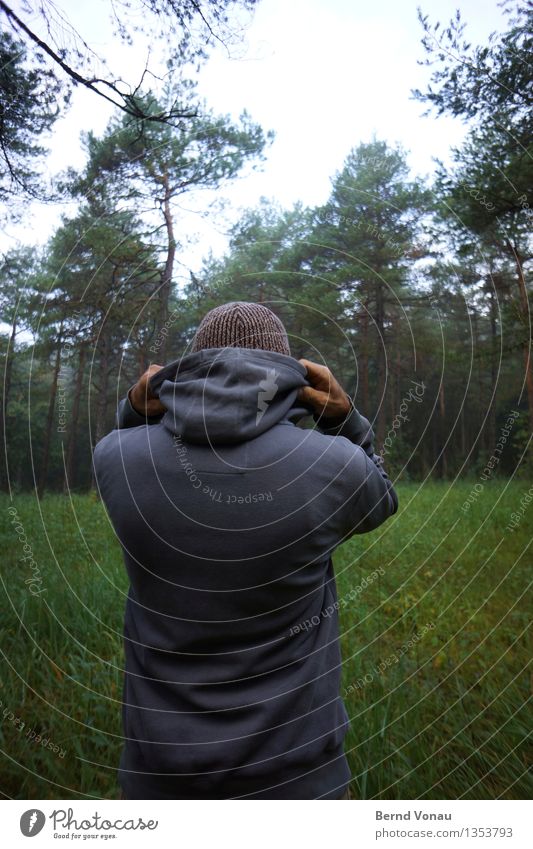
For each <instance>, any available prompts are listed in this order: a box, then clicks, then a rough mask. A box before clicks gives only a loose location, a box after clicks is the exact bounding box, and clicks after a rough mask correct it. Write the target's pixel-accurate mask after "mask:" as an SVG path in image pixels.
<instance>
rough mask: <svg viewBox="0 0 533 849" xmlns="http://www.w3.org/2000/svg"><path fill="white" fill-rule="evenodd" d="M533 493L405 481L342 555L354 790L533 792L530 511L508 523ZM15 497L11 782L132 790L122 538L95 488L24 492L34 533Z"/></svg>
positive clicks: (5, 586) (80, 793)
mask: <svg viewBox="0 0 533 849" xmlns="http://www.w3.org/2000/svg"><path fill="white" fill-rule="evenodd" d="M528 486H529V484H527V483H523V482H520V483H518V482H517V483H511V484H507V483H506V482H501V481H491V482H489V483H487V484H486V486H485V488H484V490H483V492H482V493H481V494H480V495H479V497H478V498H477V499H476V500H475V501H474V503H473V504H472V506H471V507H470V509H469V511H467V512H466V513H465V512H463V511H462V510H461V506H462V505H463V502H464V501H465V500H466V498H467V497H468V494H469V492H470V490H471V484H470V483H460V484H455V485H453V486H452V485H449V484H436V483H430V484H425V485H424V486H423V487H419V486H418V485H416V484H404V485H401V486H400V487H399V496H400V510H399V512H398V514H397V515H396V516H394V517H393V518H392V519H391V520H389V521H388V522H387V523H386V524H385V525H384V526H382V527H381V528H380V529H378V530H377V531H376V532H374V533H372V534H369V535H364V536H360V537H354V538H352V539H351V540H349V541H348V542H347V543H345V544H344V545H343V546H342V547H341V548H339V549H338V550H337V552H336V555H335V558H334V562H335V566H336V572H337V583H338V596H339V599H344V600H345V602H346V603H342V604H340V609H339V615H340V621H341V633H342V636H341V641H342V652H343V661H344V662H343V684H342V691H343V693H344V694H345V704H346V707H347V710H348V713H349V715H350V718H351V730H350V732H349V734H348V736H347V738H346V751H347V753H348V758H349V761H350V766H351V769H352V774H353V784H352V790H353V794H354V796H355V797H356V798H382V799H419V798H449V799H451V798H466V799H487V798H489V799H490V798H510V799H514V798H530V796H531V794H532V792H533V778H532V774H531V761H532V752H531V748H530V747H528V734H529V733H530V728H531V680H530V677H529V664H530V658H531V651H530V647H529V648H528V626H529V623H530V612H531V594H530V581H531V564H532V559H533V558H532V554H531V531H530V528H531V516H528V513H527V512H526V513H525V514H524V516H523V518H522V519H521V522H520V524H519V526H518V527H517V528H516V529H515V531H514V532H510V531H509V530H506V525H507V524H508V523H509V520H510V514H511V513H512V512H513V511H514V510H516V507H517V505H518V504H519V502H520V498H521V497H522V495H523V494H524V493H525V491H527V489H528ZM10 506H12V504H11V502H10V501H9V499H8V498H7V497H2V498H1V499H0V531H1V533H2V540H3V544H2V549H3V558H2V582H1V585H0V598H1V601H0V609H1V620H0V622H1V625H0V645H1V654H0V668H1V681H0V747H1V749H2V755H1V757H2V782H1V785H0V789H1V791H2V793H3V794H4V796H7V797H13V798H18V799H24V798H73V799H75V798H87V797H96V798H116V797H117V796H118V786H117V783H116V767H117V764H118V758H119V753H120V748H121V723H120V708H121V703H120V698H121V681H122V667H123V656H122V642H121V638H122V619H123V610H124V603H125V593H126V591H127V580H126V575H125V572H124V569H123V566H122V560H121V553H120V549H119V546H118V544H117V542H116V540H115V539H114V535H113V532H112V529H111V528H110V526H109V523H108V520H107V518H106V515H105V512H104V510H103V507H102V505H101V504H100V503H99V501H98V500H97V499H96V498H94V497H92V496H85V495H77V496H74V497H72V498H71V499H67V498H64V497H61V496H47V497H46V498H44V499H43V501H42V502H40V503H38V502H37V501H36V500H35V499H34V498H33V497H31V496H29V495H28V496H19V497H17V498H16V499H15V501H14V502H13V506H14V507H15V508H16V510H17V517H18V519H19V521H20V524H19V525H18V526H17V527H18V532H17V530H16V528H15V524H14V521H13V520H14V518H16V517H13V516H12V515H11V514H10V513H9V512H8V508H9V507H10ZM531 510H532V511H533V506H532V507H531ZM532 515H533V514H532ZM21 527H22V528H23V532H24V534H25V537H24V538H23V539H22V540H21V537H20V535H21ZM24 540H26V545H28V546H29V547H30V549H31V555H30V554H29V552H28V550H27V549H24V547H23V546H24ZM24 555H25V556H26V557H27V559H26V560H21V557H22V556H24ZM31 558H33V561H32V560H31ZM37 570H38V571H37ZM32 593H36V594H32ZM37 735H40V737H41V739H39V737H38V736H37Z"/></svg>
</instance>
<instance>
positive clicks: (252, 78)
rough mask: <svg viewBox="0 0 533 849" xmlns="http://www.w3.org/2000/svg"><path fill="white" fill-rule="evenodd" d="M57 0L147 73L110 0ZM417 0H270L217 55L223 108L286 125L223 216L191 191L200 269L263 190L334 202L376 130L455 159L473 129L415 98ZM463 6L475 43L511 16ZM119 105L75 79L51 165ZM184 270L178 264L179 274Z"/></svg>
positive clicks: (191, 225)
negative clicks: (234, 49) (334, 192)
mask: <svg viewBox="0 0 533 849" xmlns="http://www.w3.org/2000/svg"><path fill="white" fill-rule="evenodd" d="M58 2H59V5H60V7H61V8H62V9H64V10H65V11H66V12H67V15H68V17H69V18H70V20H71V21H72V23H73V24H74V25H75V26H76V27H77V29H78V30H79V32H80V33H81V34H82V35H83V36H84V38H85V39H86V41H88V43H89V44H90V45H91V46H93V47H94V48H95V50H96V51H97V52H100V53H102V54H104V55H105V56H106V57H107V58H108V60H109V64H110V67H111V68H112V70H113V71H115V72H117V71H118V72H119V73H121V74H122V75H123V76H124V78H125V79H128V80H129V81H130V80H131V81H135V82H136V81H137V79H138V76H139V73H140V69H142V66H143V65H144V60H145V58H146V57H145V50H146V47H145V46H144V47H143V46H142V45H141V47H140V48H139V46H137V48H136V49H135V50H134V51H131V50H129V51H128V50H127V49H126V48H121V47H120V46H119V45H117V43H116V42H114V41H113V40H112V38H111V35H110V27H109V25H108V24H107V21H106V15H107V10H108V9H109V5H110V4H109V3H108V2H105V0H91V2H90V3H80V2H79V0H58ZM457 5H458V4H457V3H456V2H453V1H452V0H421V6H422V9H423V11H424V13H428V14H429V16H430V19H431V20H433V21H437V20H440V21H441V22H442V23H445V22H447V21H448V20H449V18H450V17H451V16H452V15H453V14H454V12H455V9H456V7H457ZM416 8H417V2H416V0H380V2H374V3H372V2H369V0H259V3H258V6H257V9H256V11H255V13H254V15H253V18H252V20H251V24H250V26H249V27H248V29H247V31H246V36H245V45H244V47H243V48H242V49H241V50H240V51H239V53H240V54H242V55H240V57H239V58H234V59H232V58H228V56H227V55H226V53H225V52H224V51H219V52H218V53H217V54H216V55H214V56H213V57H212V58H211V59H210V60H209V62H208V63H207V65H206V66H205V67H204V68H203V70H202V71H201V73H200V75H199V93H200V95H201V96H202V97H204V98H205V100H206V101H207V103H208V105H209V106H210V107H211V108H212V109H213V110H215V111H216V112H223V113H230V114H232V115H233V116H235V117H236V116H238V115H239V113H240V112H241V111H242V110H243V109H247V110H248V112H249V113H250V114H251V116H252V117H253V119H254V120H255V121H257V122H258V123H260V124H261V125H262V126H263V128H264V129H265V130H267V129H273V130H274V131H275V133H276V140H275V142H274V144H273V145H272V146H271V147H270V148H269V149H268V151H267V161H266V162H265V163H264V165H263V167H262V171H261V172H260V173H251V174H247V175H246V176H245V177H243V178H241V179H239V180H238V181H237V182H236V183H235V184H234V185H232V186H228V187H227V189H225V190H224V191H223V193H222V194H223V195H224V196H225V197H227V198H228V201H229V208H228V210H227V212H226V215H225V216H224V217H223V218H221V217H220V216H219V217H218V218H216V217H214V218H212V219H211V220H207V221H203V220H201V219H200V216H199V215H198V214H197V212H198V211H200V210H201V209H202V207H203V204H204V203H205V201H204V199H203V198H201V197H198V198H196V199H191V202H190V205H189V206H190V208H191V209H194V210H196V213H195V214H192V213H190V214H186V215H184V216H182V217H181V218H180V220H179V222H178V228H177V231H178V236H179V235H180V234H181V236H182V237H183V238H185V237H187V238H189V237H193V236H194V234H196V245H195V247H191V248H189V249H188V250H187V251H186V253H185V254H183V255H182V259H183V260H184V262H185V267H187V266H190V267H193V268H195V269H197V268H198V266H199V264H200V260H201V257H202V255H205V254H206V253H207V251H208V250H209V248H213V249H214V250H215V252H218V253H220V252H222V251H223V249H224V246H225V240H224V237H223V231H224V228H225V226H226V224H227V222H228V220H229V219H235V218H236V217H238V213H239V210H240V209H242V208H244V207H246V206H254V205H255V204H256V203H257V202H258V200H259V198H260V197H261V196H262V195H263V196H266V197H268V198H272V199H274V200H276V201H278V202H279V203H281V204H282V205H283V206H292V204H293V203H295V202H296V201H297V200H301V201H303V202H304V203H305V204H310V205H311V204H317V203H321V202H324V201H325V200H326V198H327V196H328V192H329V188H330V180H331V177H332V176H333V175H334V173H335V171H336V170H338V169H339V168H341V167H342V164H343V161H344V159H345V157H346V156H347V154H348V153H349V151H350V150H351V149H352V148H353V147H354V146H356V145H357V144H358V143H359V142H361V141H370V140H371V138H372V136H373V134H375V135H376V137H377V138H379V139H384V140H387V141H388V142H390V143H396V142H397V143H400V144H401V145H402V146H403V147H404V148H405V149H406V150H407V151H408V161H409V164H410V166H411V168H412V171H413V173H416V174H420V175H424V174H431V172H432V170H433V163H432V158H433V157H438V158H442V159H447V157H448V153H449V149H450V147H451V146H452V145H455V144H458V143H460V141H461V138H462V137H463V135H464V132H465V129H464V126H463V125H462V124H461V123H460V122H459V121H457V120H452V119H450V118H439V119H436V118H435V117H431V118H427V117H426V118H424V117H422V113H423V111H424V107H423V105H422V104H420V103H418V102H416V101H414V100H413V99H412V98H411V94H410V92H411V89H412V88H416V87H418V88H421V89H423V88H424V87H425V85H426V84H427V81H428V78H429V71H428V69H426V68H424V67H421V66H420V65H418V64H417V60H419V59H422V58H423V49H422V45H421V43H420V38H421V27H420V25H419V23H418V21H417V14H416ZM459 8H460V9H461V12H462V14H463V18H464V19H465V20H466V21H467V22H468V29H467V35H468V37H469V40H470V41H471V42H472V43H474V44H475V43H485V42H486V40H487V36H488V35H489V33H490V32H491V31H493V30H497V31H498V30H502V29H504V28H505V17H504V16H503V15H502V13H501V11H500V9H499V8H498V6H497V0H461V2H460V3H459ZM154 52H155V54H156V55H157V53H156V51H152V55H154ZM109 116H110V111H109V109H108V107H107V106H106V105H105V104H104V102H103V101H101V99H100V98H97V97H96V96H95V95H92V94H90V93H89V92H85V91H76V92H75V95H74V101H73V106H72V108H71V109H70V111H69V113H68V115H67V117H66V118H64V119H62V120H61V121H59V122H57V124H56V128H55V131H54V134H53V136H52V138H51V139H50V148H51V154H50V157H49V160H48V165H47V167H48V169H49V170H50V172H51V173H53V172H56V171H59V170H61V169H62V168H64V167H66V166H67V165H74V166H81V165H82V164H83V161H84V157H83V152H82V149H81V147H80V144H79V135H80V131H81V130H83V129H85V130H87V129H94V130H95V131H96V132H98V133H100V132H102V131H103V129H104V127H105V125H106V123H107V121H108V119H109ZM61 211H62V210H60V209H58V208H54V209H53V210H51V209H50V207H46V208H44V209H43V208H42V207H38V206H34V207H33V210H32V214H31V216H30V217H28V218H27V219H26V220H25V222H24V225H23V226H19V227H14V226H10V227H9V229H8V232H7V234H6V236H5V238H4V239H3V240H2V246H3V247H8V246H14V245H15V244H16V240H17V239H19V240H23V241H25V242H29V243H35V241H36V240H37V241H39V242H43V241H45V240H46V239H47V238H48V236H49V235H50V234H51V233H52V232H53V229H54V227H55V226H57V224H58V222H59V216H60V213H61ZM63 211H64V209H63ZM183 271H184V269H183V267H182V269H181V270H180V269H178V277H180V276H181V275H182V273H183Z"/></svg>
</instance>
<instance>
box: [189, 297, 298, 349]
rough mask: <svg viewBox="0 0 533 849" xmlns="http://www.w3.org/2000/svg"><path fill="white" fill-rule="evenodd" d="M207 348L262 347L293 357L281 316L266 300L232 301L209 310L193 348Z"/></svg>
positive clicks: (199, 328) (194, 340)
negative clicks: (268, 305) (266, 305)
mask: <svg viewBox="0 0 533 849" xmlns="http://www.w3.org/2000/svg"><path fill="white" fill-rule="evenodd" d="M203 348H261V349H262V350H263V351H277V352H278V354H286V355H287V356H289V357H290V355H291V349H290V347H289V340H288V338H287V331H286V330H285V328H284V326H283V323H282V322H281V320H280V319H279V318H278V317H277V315H275V314H274V313H273V312H272V310H269V309H268V307H265V306H263V304H251V303H248V302H247V301H230V303H228V304H222V305H221V306H220V307H215V308H214V309H212V310H209V312H208V313H206V315H205V316H204V317H203V319H202V321H201V322H200V324H199V326H198V330H197V331H196V333H195V336H194V339H193V340H192V346H191V351H192V352H195V351H200V350H201V349H203Z"/></svg>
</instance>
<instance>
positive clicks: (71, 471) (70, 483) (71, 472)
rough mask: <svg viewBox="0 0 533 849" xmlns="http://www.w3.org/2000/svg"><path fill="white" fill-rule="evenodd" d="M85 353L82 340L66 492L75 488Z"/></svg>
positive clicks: (66, 469)
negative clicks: (75, 461) (75, 460)
mask: <svg viewBox="0 0 533 849" xmlns="http://www.w3.org/2000/svg"><path fill="white" fill-rule="evenodd" d="M85 355H86V348H85V343H84V342H82V344H81V346H80V353H79V359H78V370H77V372H76V384H75V386H74V398H73V401H72V414H71V419H70V428H69V433H68V440H67V448H66V452H65V453H66V459H65V482H64V490H65V492H66V491H68V490H69V489H73V488H74V484H75V477H76V465H75V463H74V458H75V455H76V443H77V437H78V420H79V415H80V400H81V394H82V392H83V377H84V371H85Z"/></svg>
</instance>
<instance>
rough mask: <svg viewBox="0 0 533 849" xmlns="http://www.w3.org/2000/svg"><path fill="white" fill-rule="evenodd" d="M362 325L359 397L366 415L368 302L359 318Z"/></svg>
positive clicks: (367, 398) (367, 399) (367, 400)
mask: <svg viewBox="0 0 533 849" xmlns="http://www.w3.org/2000/svg"><path fill="white" fill-rule="evenodd" d="M361 323H362V326H363V332H362V339H361V369H360V371H361V398H362V403H363V406H362V410H363V413H364V415H365V416H366V415H368V403H369V397H368V304H367V303H365V305H364V309H363V314H362V318H361Z"/></svg>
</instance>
